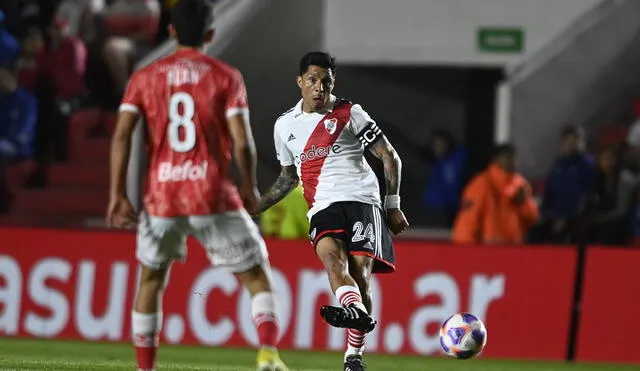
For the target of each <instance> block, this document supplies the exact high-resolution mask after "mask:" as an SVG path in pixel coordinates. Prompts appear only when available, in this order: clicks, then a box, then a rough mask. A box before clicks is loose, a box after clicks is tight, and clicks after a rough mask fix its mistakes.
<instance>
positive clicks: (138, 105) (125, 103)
mask: <svg viewBox="0 0 640 371" xmlns="http://www.w3.org/2000/svg"><path fill="white" fill-rule="evenodd" d="M142 110H143V103H142V84H141V83H140V74H139V73H137V72H135V73H134V74H133V75H132V76H131V78H130V79H129V83H128V84H127V89H126V90H125V92H124V96H123V97H122V102H121V103H120V112H133V113H138V114H142Z"/></svg>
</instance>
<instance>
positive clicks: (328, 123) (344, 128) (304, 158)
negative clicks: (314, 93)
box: [274, 96, 383, 219]
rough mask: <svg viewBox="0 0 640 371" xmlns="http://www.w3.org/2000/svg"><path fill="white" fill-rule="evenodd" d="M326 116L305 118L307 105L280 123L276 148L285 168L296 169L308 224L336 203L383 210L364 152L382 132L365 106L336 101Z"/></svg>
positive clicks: (284, 116)
mask: <svg viewBox="0 0 640 371" xmlns="http://www.w3.org/2000/svg"><path fill="white" fill-rule="evenodd" d="M329 106H330V108H328V109H327V110H326V114H322V113H306V112H304V111H303V110H302V100H300V101H299V102H298V104H296V105H295V106H294V107H293V108H292V109H290V110H288V111H287V112H285V113H284V114H282V116H280V118H278V120H277V121H276V124H275V127H274V143H275V147H276V154H277V156H278V160H279V161H280V164H281V165H282V166H291V165H295V166H296V168H297V170H298V175H299V176H300V179H301V181H302V187H303V190H304V197H305V199H306V200H307V204H308V205H309V213H308V214H307V216H308V217H309V219H311V217H312V216H313V215H314V214H315V213H317V212H318V211H320V210H322V209H324V208H326V207H327V206H329V205H331V204H332V203H335V202H340V201H357V202H363V203H367V204H371V205H378V206H379V205H380V204H381V202H380V189H379V187H378V179H377V178H376V175H375V173H374V172H373V170H372V169H371V167H370V166H369V164H368V163H367V161H366V160H365V158H364V151H365V150H368V148H369V147H370V146H371V145H373V144H374V143H375V142H376V141H377V140H378V139H379V138H381V137H382V135H383V134H382V130H380V128H379V127H378V125H377V124H376V123H375V121H373V120H372V119H371V117H370V116H369V114H368V113H367V112H365V111H364V109H362V107H361V106H360V105H357V104H352V103H351V102H348V101H346V100H341V99H336V98H335V97H334V96H331V100H330V102H329Z"/></svg>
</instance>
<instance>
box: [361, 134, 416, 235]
mask: <svg viewBox="0 0 640 371" xmlns="http://www.w3.org/2000/svg"><path fill="white" fill-rule="evenodd" d="M369 151H371V153H373V154H374V155H375V156H376V157H377V158H379V159H380V161H382V164H383V165H384V177H385V180H386V184H387V195H386V197H385V200H384V207H385V209H386V211H387V222H388V223H389V228H390V229H391V232H393V233H394V234H398V233H401V232H403V231H404V230H405V229H406V228H407V227H408V226H409V222H408V221H407V218H406V217H405V216H404V213H403V212H402V210H401V209H400V179H401V178H402V160H401V159H400V156H399V155H398V152H396V150H395V148H393V146H392V145H391V143H390V142H389V140H387V138H386V137H385V136H384V135H381V136H380V138H379V139H378V140H377V141H376V142H375V143H373V144H372V145H371V147H369Z"/></svg>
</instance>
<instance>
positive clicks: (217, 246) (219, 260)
mask: <svg viewBox="0 0 640 371" xmlns="http://www.w3.org/2000/svg"><path fill="white" fill-rule="evenodd" d="M189 224H190V226H191V228H192V230H193V234H194V236H195V237H196V238H197V239H198V241H200V243H201V244H202V246H203V247H204V248H205V249H206V251H207V254H208V256H209V259H210V260H211V263H212V264H213V265H215V266H218V267H223V268H225V269H227V270H229V271H231V272H233V273H242V272H247V271H249V270H251V269H253V268H255V267H258V266H261V265H263V264H265V263H266V262H268V254H267V247H266V245H265V242H264V240H263V239H262V236H261V235H260V231H259V230H258V226H257V225H256V224H255V223H254V222H253V220H251V217H250V216H249V214H248V213H247V212H246V211H245V210H237V211H229V212H225V213H220V214H215V215H206V216H192V217H189Z"/></svg>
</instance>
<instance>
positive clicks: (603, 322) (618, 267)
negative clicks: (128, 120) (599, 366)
mask: <svg viewBox="0 0 640 371" xmlns="http://www.w3.org/2000/svg"><path fill="white" fill-rule="evenodd" d="M639 266H640V250H625V249H613V248H607V247H592V248H590V249H589V250H588V251H587V262H586V268H585V269H586V272H587V274H586V275H585V280H584V285H583V294H582V305H581V307H582V313H581V316H580V326H579V330H578V343H577V349H576V358H577V359H578V360H580V361H598V362H608V361H617V362H635V363H640V353H638V352H633V351H629V349H628V348H629V344H630V343H632V342H633V340H632V339H633V338H634V337H635V334H637V333H638V332H639V331H640V321H639V320H638V308H640V278H638V274H637V272H638V267H639Z"/></svg>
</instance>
